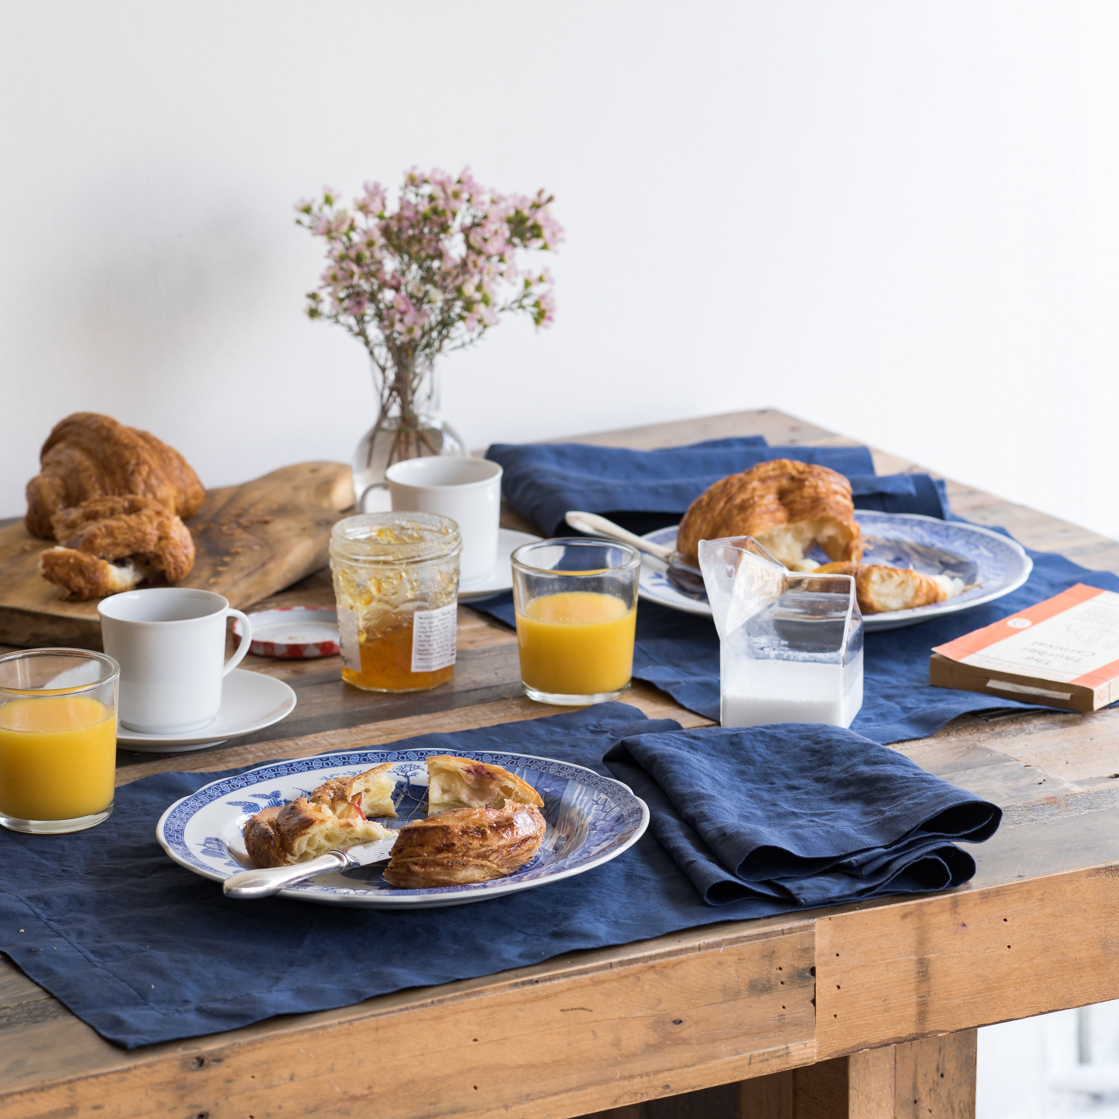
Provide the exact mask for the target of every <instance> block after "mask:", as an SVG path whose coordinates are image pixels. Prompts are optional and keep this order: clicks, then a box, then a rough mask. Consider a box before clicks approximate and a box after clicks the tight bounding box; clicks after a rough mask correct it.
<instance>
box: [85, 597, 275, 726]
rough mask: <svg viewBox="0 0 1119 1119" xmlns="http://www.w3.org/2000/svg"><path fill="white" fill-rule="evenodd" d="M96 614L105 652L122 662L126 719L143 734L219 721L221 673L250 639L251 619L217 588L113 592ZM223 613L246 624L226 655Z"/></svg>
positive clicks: (121, 704)
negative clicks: (233, 605) (236, 643)
mask: <svg viewBox="0 0 1119 1119" xmlns="http://www.w3.org/2000/svg"><path fill="white" fill-rule="evenodd" d="M97 613H98V614H99V615H100V617H101V640H102V643H103V644H104V647H105V652H106V653H108V654H109V656H110V657H112V658H113V659H114V660H115V661H117V663H118V664H119V665H120V699H119V701H118V713H119V718H120V721H121V723H122V725H124V726H126V727H128V728H129V729H130V730H136V731H140V732H141V733H142V734H176V733H179V732H181V731H191V730H200V729H201V728H202V727H204V726H207V725H208V724H209V723H212V722H213V721H214V719H215V718H216V716H217V713H218V710H219V708H220V707H221V688H222V677H224V676H227V675H228V674H229V673H230V672H232V671H233V670H234V669H235V668H236V667H237V666H238V665H239V664H240V663H241V661H242V660H243V659H244V657H245V654H246V653H247V652H248V651H249V646H250V645H251V644H252V639H253V627H252V623H251V622H250V621H249V619H248V618H247V617H245V615H244V614H242V613H241V611H240V610H234V609H233V608H232V607H231V606H230V605H229V602H228V600H227V599H225V598H223V597H222V596H221V595H220V594H214V592H213V591H196V590H191V589H189V588H186V587H150V588H148V589H146V590H142V591H125V592H124V593H123V594H114V595H110V596H109V597H108V598H105V599H102V600H101V604H100V605H99V606H98V607H97ZM226 618H240V620H241V625H242V627H243V631H242V635H241V641H240V644H238V646H237V651H236V652H235V653H234V654H233V656H232V657H230V658H229V660H228V661H225V620H226ZM223 661H225V663H224V664H223V663H222V662H223Z"/></svg>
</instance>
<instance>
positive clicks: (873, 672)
mask: <svg viewBox="0 0 1119 1119" xmlns="http://www.w3.org/2000/svg"><path fill="white" fill-rule="evenodd" d="M1000 531H1001V530H1000ZM1027 552H1029V555H1030V556H1031V557H1032V559H1033V561H1034V568H1033V572H1032V573H1031V574H1030V577H1029V579H1028V580H1027V581H1026V582H1025V583H1024V584H1023V585H1022V586H1021V587H1019V588H1018V590H1016V591H1014V592H1012V593H1011V594H1008V595H1006V596H1005V597H1004V598H1000V599H998V600H997V601H995V602H990V603H987V604H986V605H985V606H976V607H974V608H973V609H971V610H964V611H962V612H961V613H959V614H947V615H945V616H943V617H941V618H935V619H932V620H930V621H927V622H921V623H920V624H919V625H915V626H908V627H907V628H905V629H891V630H885V631H884V632H883V631H879V632H878V633H867V634H866V647H865V653H864V657H865V660H864V667H863V672H864V678H863V706H862V710H861V711H860V712H859V714H858V716H857V717H856V719H855V722H854V723H853V724H852V727H851V729H852V730H855V731H858V733H859V734H862V735H865V736H866V737H867V738H870V739H872V740H873V741H875V742H882V743H886V742H904V741H905V740H906V739H909V738H924V737H925V735H928V734H932V732H933V731H934V730H936V729H937V728H939V727H942V726H944V724H945V723H948V722H950V721H951V720H952V719H954V718H955V717H956V716H957V715H963V714H966V713H967V712H969V711H987V710H992V709H996V708H1008V707H1021V708H1023V709H1027V708H1028V709H1031V710H1050V709H1049V708H1044V707H1038V706H1036V705H1035V704H1029V703H1019V702H1017V701H1016V700H1012V699H1004V698H1003V697H1001V696H986V695H980V694H979V693H978V692H962V691H956V690H955V689H952V688H934V687H933V686H932V685H931V684H930V683H929V654H930V653H931V651H932V648H933V646H934V645H943V644H945V643H946V642H948V641H951V640H953V639H954V638H957V637H962V636H963V635H964V634H965V633H970V632H971V631H972V630H974V629H980V628H981V627H983V626H986V625H990V624H991V623H992V622H997V621H998V620H999V619H1000V618H1005V617H1006V616H1007V615H1008V614H1014V613H1016V612H1017V611H1019V610H1024V609H1025V608H1026V607H1027V606H1032V605H1033V604H1034V603H1036V602H1043V601H1044V600H1045V599H1047V598H1052V597H1053V595H1055V594H1059V593H1060V592H1061V591H1063V590H1067V589H1068V588H1069V587H1071V586H1072V585H1073V584H1075V583H1087V584H1088V586H1090V587H1102V588H1103V589H1104V590H1108V591H1119V576H1116V575H1113V574H1111V572H1109V571H1089V570H1088V569H1087V568H1086V567H1081V566H1080V565H1079V564H1076V563H1073V562H1072V561H1071V560H1067V559H1065V558H1064V556H1059V555H1056V554H1055V553H1053V552H1032V551H1029V549H1027ZM470 605H471V606H472V607H473V608H474V609H475V610H481V611H483V612H485V613H487V614H490V615H492V616H493V617H495V618H498V619H499V620H500V621H503V622H504V623H505V624H506V625H509V626H512V625H515V624H516V619H515V615H514V611H513V596H512V595H511V594H504V595H500V596H498V597H497V598H491V599H488V600H486V601H484V602H472V603H471V604H470ZM633 674H634V676H635V677H637V679H638V680H646V681H648V683H650V684H655V685H656V686H657V687H658V688H660V689H661V690H662V691H666V692H668V694H669V695H670V696H672V698H673V699H674V700H676V702H677V703H679V704H680V705H681V706H682V707H686V708H688V710H689V711H695V712H697V713H698V714H700V715H705V716H706V717H707V718H709V719H714V720H715V721H716V722H717V721H718V719H719V638H718V635H717V634H716V632H715V625H714V623H713V622H712V621H711V619H710V618H705V617H701V616H698V615H695V614H684V613H682V612H681V611H679V610H672V609H669V608H668V607H666V606H660V605H658V604H657V603H655V602H644V601H642V602H640V603H639V604H638V607H637V636H636V642H635V644H634V651H633Z"/></svg>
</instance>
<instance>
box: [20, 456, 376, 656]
mask: <svg viewBox="0 0 1119 1119" xmlns="http://www.w3.org/2000/svg"><path fill="white" fill-rule="evenodd" d="M353 500H354V494H353V486H352V484H351V481H350V468H349V467H348V466H346V465H345V464H343V463H339V462H301V463H298V464H296V465H295V466H285V467H282V468H281V469H279V470H274V471H273V472H272V473H271V474H266V475H265V476H264V477H263V478H257V479H256V480H255V481H253V482H245V483H244V484H243V485H240V486H224V487H222V488H221V489H216V490H208V491H207V492H206V503H205V504H204V505H203V506H202V508H201V509H199V511H198V512H197V513H196V514H195V515H194V516H193V517H191V518H190V520H188V521H187V522H186V523H187V525H188V526H189V527H190V531H191V533H192V535H193V536H194V547H195V553H196V555H195V561H194V569H193V570H192V571H191V573H190V574H189V575H188V576H187V577H186V578H185V579H183V581H182V582H181V583H179V584H177V585H178V586H180V587H198V588H201V589H202V590H207V591H217V593H218V594H222V595H225V597H226V598H228V599H229V602H230V605H231V606H236V607H238V608H239V609H242V610H243V609H245V607H247V606H251V605H252V604H253V603H254V602H259V601H260V600H261V599H262V598H266V597H267V596H268V595H270V594H275V593H276V592H277V591H281V590H283V589H284V588H285V587H289V586H291V584H292V583H295V582H298V581H299V580H300V579H302V578H303V577H304V576H305V575H309V574H310V573H311V572H312V571H317V570H318V569H319V568H320V567H323V566H325V564H326V562H327V558H328V556H327V549H328V547H329V544H330V530H331V529H332V528H333V526H334V523H335V522H336V521H337V520H339V519H340V517H341V515H342V512H341V511H342V510H344V509H347V508H349V507H350V506H351V505H352V504H353ZM53 546H54V542H53V541H49V540H40V539H39V538H38V537H37V536H32V535H31V534H30V533H29V532H28V531H27V529H25V528H24V527H23V524H22V522H21V523H20V524H15V525H9V526H8V527H7V528H3V529H0V643H3V644H7V645H24V646H33V645H75V646H78V647H79V648H85V649H100V648H101V627H100V625H99V623H98V621H97V602H98V600H97V599H93V600H91V601H89V602H65V601H63V600H62V599H61V598H60V597H59V595H60V593H61V592H60V590H59V588H58V587H55V586H53V585H52V584H50V583H48V582H47V581H46V580H45V579H44V578H42V576H40V575H39V570H38V567H39V553H40V552H42V551H43V550H44V549H45V548H50V547H53Z"/></svg>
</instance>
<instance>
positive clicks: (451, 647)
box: [412, 602, 458, 672]
mask: <svg viewBox="0 0 1119 1119" xmlns="http://www.w3.org/2000/svg"><path fill="white" fill-rule="evenodd" d="M457 635H458V605H457V603H454V602H452V603H451V605H450V606H441V607H439V609H438V610H417V611H416V612H415V614H413V615H412V671H413V672H435V671H436V670H437V669H440V668H447V667H449V666H450V665H452V664H454V663H455V645H456V637H457Z"/></svg>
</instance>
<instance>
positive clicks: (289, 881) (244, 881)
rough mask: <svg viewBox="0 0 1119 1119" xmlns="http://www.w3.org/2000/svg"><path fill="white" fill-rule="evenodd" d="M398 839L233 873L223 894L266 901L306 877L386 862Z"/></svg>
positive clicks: (380, 840) (384, 840) (225, 884)
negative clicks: (305, 860) (300, 861)
mask: <svg viewBox="0 0 1119 1119" xmlns="http://www.w3.org/2000/svg"><path fill="white" fill-rule="evenodd" d="M395 842H396V836H395V835H392V836H390V837H389V838H388V839H376V840H374V841H373V842H372V843H362V844H361V845H360V846H358V847H347V848H346V849H345V850H341V849H337V848H336V849H334V850H332V851H327V853H326V854H325V855H319V857H318V858H317V859H310V860H309V861H308V862H305V863H295V864H294V865H293V866H270V867H261V868H259V869H254V870H241V871H238V872H237V873H236V874H231V875H230V876H229V877H228V878H227V879H226V880H225V881H224V882H223V883H222V887H221V890H222V893H223V894H225V896H226V897H229V898H266V897H270V896H271V895H272V894H276V893H279V891H280V890H282V889H284V888H285V887H286V886H293V885H294V884H295V883H296V882H302V881H303V880H304V879H305V878H314V877H315V875H316V874H326V873H328V872H329V871H332V870H354V869H356V868H357V867H361V866H373V865H374V864H376V863H386V862H388V860H389V853H390V852H391V851H392V845H393V844H394V843H395Z"/></svg>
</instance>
